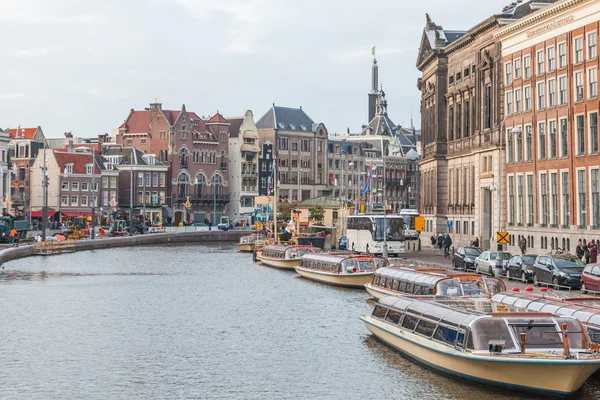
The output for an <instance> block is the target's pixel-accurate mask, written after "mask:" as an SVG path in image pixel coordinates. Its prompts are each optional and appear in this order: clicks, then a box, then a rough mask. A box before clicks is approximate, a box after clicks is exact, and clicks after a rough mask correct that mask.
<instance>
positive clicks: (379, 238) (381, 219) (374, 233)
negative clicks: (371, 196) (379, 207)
mask: <svg viewBox="0 0 600 400" xmlns="http://www.w3.org/2000/svg"><path fill="white" fill-rule="evenodd" d="M384 225H385V227H384ZM404 229H405V227H404V219H403V218H402V217H401V216H399V215H387V216H384V215H383V214H359V215H351V216H348V223H347V226H346V237H347V243H348V244H347V246H348V249H349V250H352V251H353V252H357V253H367V254H374V255H382V254H383V244H384V236H383V235H384V234H385V235H386V239H387V248H388V255H390V256H391V255H397V254H401V253H404Z"/></svg>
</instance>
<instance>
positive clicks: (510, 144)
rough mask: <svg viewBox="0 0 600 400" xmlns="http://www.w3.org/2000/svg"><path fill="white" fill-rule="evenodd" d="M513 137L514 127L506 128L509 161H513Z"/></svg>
mask: <svg viewBox="0 0 600 400" xmlns="http://www.w3.org/2000/svg"><path fill="white" fill-rule="evenodd" d="M513 152H514V149H513V139H512V129H507V130H506V160H507V162H509V163H511V162H513Z"/></svg>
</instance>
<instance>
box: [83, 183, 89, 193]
mask: <svg viewBox="0 0 600 400" xmlns="http://www.w3.org/2000/svg"><path fill="white" fill-rule="evenodd" d="M88 190H90V184H89V183H87V182H81V191H82V192H87V191H88Z"/></svg>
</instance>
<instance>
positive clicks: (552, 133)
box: [548, 121, 556, 158]
mask: <svg viewBox="0 0 600 400" xmlns="http://www.w3.org/2000/svg"><path fill="white" fill-rule="evenodd" d="M548 128H549V130H550V132H549V135H550V138H549V139H550V150H549V157H550V158H555V157H556V121H550V122H548Z"/></svg>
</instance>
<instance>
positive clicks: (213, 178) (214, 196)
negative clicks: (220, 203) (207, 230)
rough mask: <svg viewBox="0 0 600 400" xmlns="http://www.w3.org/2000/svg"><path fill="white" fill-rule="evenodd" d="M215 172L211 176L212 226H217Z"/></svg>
mask: <svg viewBox="0 0 600 400" xmlns="http://www.w3.org/2000/svg"><path fill="white" fill-rule="evenodd" d="M216 178H217V174H214V175H213V176H212V178H211V184H212V190H213V217H212V219H213V226H215V227H216V226H217V224H216V222H217V182H218V180H217V179H216Z"/></svg>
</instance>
